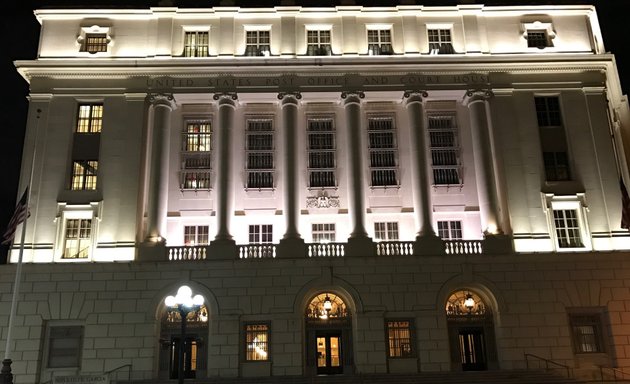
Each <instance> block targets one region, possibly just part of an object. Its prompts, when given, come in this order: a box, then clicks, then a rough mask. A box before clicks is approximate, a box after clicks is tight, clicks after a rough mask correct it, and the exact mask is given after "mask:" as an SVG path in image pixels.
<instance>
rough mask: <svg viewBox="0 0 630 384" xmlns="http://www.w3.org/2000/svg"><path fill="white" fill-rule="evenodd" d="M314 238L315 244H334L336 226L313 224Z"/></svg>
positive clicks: (332, 224) (331, 224)
mask: <svg viewBox="0 0 630 384" xmlns="http://www.w3.org/2000/svg"><path fill="white" fill-rule="evenodd" d="M311 229H312V232H311V234H312V236H313V242H314V243H334V242H335V224H334V223H330V224H313V225H312V227H311Z"/></svg>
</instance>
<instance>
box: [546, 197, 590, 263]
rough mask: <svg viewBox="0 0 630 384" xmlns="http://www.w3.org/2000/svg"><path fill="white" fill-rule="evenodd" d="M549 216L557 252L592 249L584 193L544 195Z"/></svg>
mask: <svg viewBox="0 0 630 384" xmlns="http://www.w3.org/2000/svg"><path fill="white" fill-rule="evenodd" d="M543 197H544V199H545V208H546V213H547V215H548V222H549V234H550V235H551V237H552V239H553V241H554V242H555V246H556V251H558V252H562V251H565V252H571V251H583V250H587V249H591V247H592V245H591V239H590V234H589V230H588V226H587V222H586V218H585V215H586V212H585V206H584V198H585V196H584V193H578V194H576V195H554V194H553V193H547V194H544V195H543Z"/></svg>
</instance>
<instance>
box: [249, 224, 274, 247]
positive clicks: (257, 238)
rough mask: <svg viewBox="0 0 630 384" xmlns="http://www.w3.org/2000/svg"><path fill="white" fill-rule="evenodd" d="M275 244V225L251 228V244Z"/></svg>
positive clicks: (259, 225)
mask: <svg viewBox="0 0 630 384" xmlns="http://www.w3.org/2000/svg"><path fill="white" fill-rule="evenodd" d="M272 242H273V225H271V224H255V225H250V226H249V243H250V244H260V243H272Z"/></svg>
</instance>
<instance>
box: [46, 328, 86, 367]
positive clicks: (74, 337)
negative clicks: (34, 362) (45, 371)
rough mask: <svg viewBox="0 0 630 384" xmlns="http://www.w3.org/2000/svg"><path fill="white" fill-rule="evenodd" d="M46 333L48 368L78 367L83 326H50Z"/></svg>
mask: <svg viewBox="0 0 630 384" xmlns="http://www.w3.org/2000/svg"><path fill="white" fill-rule="evenodd" d="M48 332H49V334H48V368H76V367H79V366H80V361H81V348H82V346H83V326H80V325H74V326H52V327H50V328H49V329H48Z"/></svg>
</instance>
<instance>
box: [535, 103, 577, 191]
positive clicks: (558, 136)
mask: <svg viewBox="0 0 630 384" xmlns="http://www.w3.org/2000/svg"><path fill="white" fill-rule="evenodd" d="M534 104H535V107H536V119H537V121H538V127H539V128H538V131H539V133H540V143H541V147H542V155H543V164H544V167H545V180H546V181H568V180H571V170H570V167H569V156H568V146H567V140H566V137H565V133H564V127H563V124H562V114H561V111H560V99H559V98H558V97H557V96H537V97H535V98H534Z"/></svg>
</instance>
